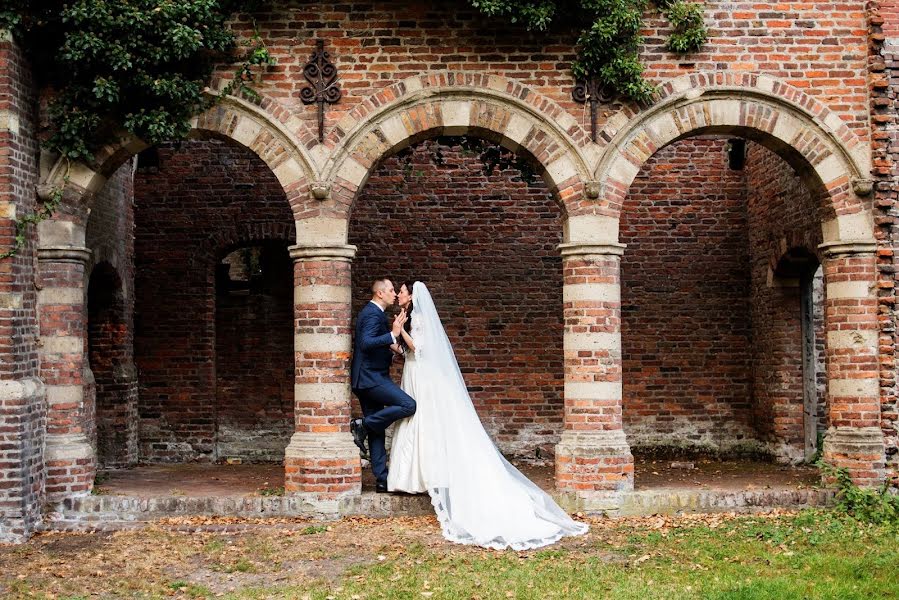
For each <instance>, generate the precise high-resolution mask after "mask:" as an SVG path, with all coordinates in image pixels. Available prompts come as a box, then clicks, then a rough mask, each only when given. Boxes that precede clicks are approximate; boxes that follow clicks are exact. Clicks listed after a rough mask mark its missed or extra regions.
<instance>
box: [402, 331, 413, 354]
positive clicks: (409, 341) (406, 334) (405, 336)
mask: <svg viewBox="0 0 899 600" xmlns="http://www.w3.org/2000/svg"><path fill="white" fill-rule="evenodd" d="M400 335H401V336H403V340H405V342H406V345H407V346H409V349H410V350H412V352H415V340H413V339H412V336H411V335H409V332H408V331H406V330H405V329H401V330H400Z"/></svg>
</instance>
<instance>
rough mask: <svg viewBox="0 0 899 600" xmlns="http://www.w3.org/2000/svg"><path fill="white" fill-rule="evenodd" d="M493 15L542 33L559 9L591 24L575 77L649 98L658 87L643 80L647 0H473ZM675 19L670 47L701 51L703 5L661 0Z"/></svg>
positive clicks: (580, 47) (705, 37)
mask: <svg viewBox="0 0 899 600" xmlns="http://www.w3.org/2000/svg"><path fill="white" fill-rule="evenodd" d="M469 2H471V4H472V6H474V7H475V8H477V9H479V10H480V11H481V12H483V13H485V14H487V15H490V16H500V17H505V18H507V19H509V20H510V21H511V22H513V23H523V24H524V25H525V26H526V27H527V28H528V29H531V30H538V31H543V30H545V29H546V28H547V27H548V26H549V24H550V23H551V22H552V20H553V18H554V17H555V16H556V14H557V13H559V12H562V13H564V14H565V16H566V17H568V18H569V19H572V20H574V21H575V22H577V23H586V26H585V27H584V28H583V29H582V30H581V32H580V35H579V37H578V40H577V45H578V48H577V51H578V54H577V59H576V60H575V62H574V64H573V65H572V72H573V74H574V76H575V78H577V79H579V80H586V79H589V78H592V77H595V78H596V79H598V80H599V81H600V82H601V83H602V84H603V85H605V86H606V87H608V88H611V89H614V90H615V91H616V92H618V93H619V94H621V95H622V96H624V97H626V98H629V99H631V100H636V101H638V102H647V101H649V100H650V99H651V98H652V95H653V93H654V92H655V86H653V85H652V84H651V83H650V82H649V81H647V80H646V79H644V77H643V70H644V66H643V63H641V62H640V57H639V54H638V52H639V47H640V43H641V42H642V38H641V36H640V30H641V29H642V28H643V15H644V13H645V12H646V9H647V0H578V1H574V0H469ZM656 4H657V5H658V6H659V8H660V9H661V10H662V12H663V13H664V14H665V16H666V17H667V18H668V20H669V21H670V22H671V26H672V29H673V31H672V34H671V36H670V37H669V39H668V42H667V47H668V49H669V50H671V51H674V52H680V53H683V52H691V51H694V50H698V49H699V48H701V47H702V45H703V44H705V42H706V41H707V40H708V30H707V29H706V27H705V23H704V22H703V14H702V5H701V4H696V3H689V2H685V1H684V0H656Z"/></svg>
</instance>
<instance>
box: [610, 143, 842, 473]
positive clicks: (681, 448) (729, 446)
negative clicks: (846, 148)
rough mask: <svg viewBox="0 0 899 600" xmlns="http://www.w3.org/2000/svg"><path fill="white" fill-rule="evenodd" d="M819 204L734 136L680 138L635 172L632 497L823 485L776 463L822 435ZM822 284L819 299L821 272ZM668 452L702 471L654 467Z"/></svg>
mask: <svg viewBox="0 0 899 600" xmlns="http://www.w3.org/2000/svg"><path fill="white" fill-rule="evenodd" d="M819 194H820V189H818V190H810V189H809V188H808V186H807V185H806V183H805V181H804V177H803V176H801V175H800V174H799V173H797V171H796V170H795V169H794V168H793V167H792V166H791V165H790V164H788V163H787V162H786V161H785V160H784V159H783V158H781V157H780V156H778V155H777V154H775V153H774V152H772V151H771V150H768V149H767V148H765V147H763V146H761V145H760V144H758V143H755V142H753V141H750V140H748V139H746V138H736V137H734V134H733V133H731V134H730V135H728V136H722V135H710V134H704V135H695V136H692V137H688V138H686V139H680V140H678V141H674V142H672V143H670V144H668V145H666V146H664V147H663V148H661V149H659V150H657V151H656V152H655V153H654V154H653V155H652V156H651V157H650V158H649V159H648V160H647V161H646V162H645V163H644V164H643V166H642V167H641V169H640V171H639V173H638V174H637V176H636V178H635V179H634V182H633V183H632V185H631V186H630V189H629V191H628V194H627V196H626V197H625V199H624V203H623V209H622V211H621V221H620V222H621V228H620V240H621V242H623V243H625V244H627V248H626V250H625V252H624V255H623V257H622V262H621V272H622V291H621V296H622V356H623V393H624V395H623V411H624V428H625V432H626V434H627V436H628V441H629V443H630V445H631V448H632V450H633V452H634V454H635V456H636V457H637V460H636V469H635V486H636V488H637V489H641V488H645V487H647V486H652V487H657V486H664V485H673V486H681V485H686V486H688V487H689V485H690V484H689V481H690V480H692V481H694V482H695V481H702V482H703V483H705V484H709V485H713V486H714V485H715V482H716V481H720V482H721V483H726V482H727V481H728V480H730V479H732V480H733V481H730V482H729V483H730V484H738V485H742V486H743V487H746V486H747V485H748V486H752V485H757V484H758V483H759V482H764V483H765V484H766V485H770V486H772V487H775V488H776V487H778V486H793V485H796V484H797V483H803V482H808V481H814V478H815V474H814V472H812V471H810V470H805V469H795V470H792V471H784V470H783V469H782V468H780V467H778V466H777V465H776V464H774V462H772V463H771V464H770V465H769V464H767V463H768V461H767V460H766V458H767V459H776V461H777V462H788V463H793V464H796V463H799V462H802V461H804V460H807V459H809V458H811V456H812V455H814V454H815V450H816V448H817V439H818V437H817V434H818V431H819V430H820V428H821V425H822V423H821V422H820V419H819V417H818V411H819V410H820V406H821V404H822V400H821V399H820V398H819V385H820V384H819V378H820V377H822V375H821V374H822V372H823V364H822V363H823V358H824V353H823V335H822V331H823V299H822V298H820V296H819V297H818V298H817V301H816V300H815V293H814V288H815V277H814V274H815V271H816V269H817V267H818V265H819V259H818V257H817V256H816V254H815V252H814V250H816V249H817V247H818V246H819V245H820V244H821V243H822V241H823V240H822V237H821V236H822V233H821V225H820V222H821V221H820V219H821V210H820V208H819V207H820V206H821V202H820V195H819ZM785 245H786V247H785ZM788 248H789V250H790V251H788V252H785V251H786V250H788ZM778 259H780V262H777V261H778ZM817 285H818V289H819V294H820V290H821V289H823V283H822V282H821V279H820V275H819V279H818V284H817ZM816 331H817V334H816ZM671 455H677V456H683V455H687V456H689V457H690V458H691V459H694V458H695V460H688V461H683V460H677V461H672V462H670V463H669V462H668V461H667V460H658V457H663V458H665V459H667V458H668V457H669V456H671ZM730 459H740V460H742V461H744V464H743V465H742V466H740V465H739V464H737V463H736V462H734V463H729V462H727V461H729V460H730ZM759 459H761V462H758V463H757V462H756V461H758V460H759ZM722 460H723V461H725V462H722ZM653 461H655V463H653ZM673 464H677V465H679V466H680V465H684V464H688V465H691V466H693V467H695V468H696V469H699V470H698V471H692V472H688V473H684V472H683V471H680V470H678V469H677V468H669V465H673ZM704 470H710V472H709V473H705V472H704ZM716 472H717V473H716Z"/></svg>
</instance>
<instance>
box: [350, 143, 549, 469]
mask: <svg viewBox="0 0 899 600" xmlns="http://www.w3.org/2000/svg"><path fill="white" fill-rule="evenodd" d="M438 151H439V153H440V154H442V156H443V164H442V165H437V164H434V161H433V159H432V156H433V155H435V154H436V153H437V152H438ZM561 235H562V225H561V216H560V210H559V208H558V207H557V205H556V203H555V201H554V199H553V198H552V195H551V194H550V193H549V191H548V190H547V188H546V186H545V184H544V183H543V182H542V181H540V180H538V181H535V182H534V183H533V184H530V185H528V184H526V183H524V182H522V181H520V178H519V173H518V172H517V171H516V170H514V169H509V170H506V171H503V172H499V171H497V172H494V173H493V174H492V175H490V176H487V175H485V174H484V172H483V164H482V163H481V161H480V160H479V159H478V157H477V156H475V155H471V154H467V153H465V152H464V151H463V149H462V147H460V146H459V145H458V142H457V140H453V139H452V138H448V139H447V138H441V139H439V140H437V141H428V142H424V143H421V144H418V145H415V146H413V148H412V149H411V150H407V151H405V152H404V153H402V154H401V155H399V156H397V157H393V158H390V159H388V160H386V161H384V163H383V164H382V165H381V166H380V167H378V168H377V169H376V171H375V172H374V173H373V174H372V176H371V178H370V179H369V180H368V183H367V185H366V187H365V188H364V190H363V191H362V194H361V197H360V198H359V200H358V202H357V204H356V206H355V209H354V212H353V217H352V220H351V222H350V236H349V240H350V243H351V244H355V245H356V246H358V251H357V254H356V258H355V260H354V261H353V308H354V312H358V310H359V309H360V308H361V307H362V305H363V304H364V302H366V301H367V300H368V299H369V298H370V297H371V294H370V291H369V286H370V282H371V279H373V278H374V277H377V276H380V275H382V274H387V275H388V276H390V277H393V278H394V281H395V283H396V285H397V286H398V285H399V284H400V283H401V282H402V280H404V279H412V278H414V279H421V280H423V281H425V282H426V283H427V284H428V287H429V289H430V290H431V293H432V295H433V296H434V300H435V303H436V304H437V308H438V310H439V311H440V316H441V318H442V319H443V322H444V326H445V327H446V331H447V335H448V336H449V338H450V341H451V342H452V343H453V345H454V350H455V352H456V357H457V359H458V361H459V365H460V367H461V369H462V372H463V375H464V376H465V380H466V383H467V385H468V389H469V391H470V392H471V396H472V400H473V402H474V404H475V407H476V408H477V410H478V414H479V415H480V417H481V419H482V421H483V422H484V425H485V427H486V428H487V430H488V431H489V432H490V434H491V435H492V436H493V439H494V440H495V441H496V442H497V444H498V445H499V446H500V448H501V449H502V450H503V451H504V452H507V453H511V454H519V455H526V456H530V457H534V456H535V454H536V449H538V448H539V449H540V452H541V453H542V455H543V456H546V455H547V453H548V452H549V451H551V449H552V445H553V444H555V443H556V442H557V441H558V437H559V435H560V433H561V425H562V382H563V370H562V367H563V365H562V272H561V257H560V256H559V254H558V252H557V251H556V246H557V245H558V244H559V243H560V242H561ZM398 379H399V377H398V374H397V377H396V380H398Z"/></svg>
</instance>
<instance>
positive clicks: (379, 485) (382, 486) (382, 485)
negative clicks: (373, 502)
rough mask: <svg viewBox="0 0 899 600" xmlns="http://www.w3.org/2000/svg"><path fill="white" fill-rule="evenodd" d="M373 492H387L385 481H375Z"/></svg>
mask: <svg viewBox="0 0 899 600" xmlns="http://www.w3.org/2000/svg"><path fill="white" fill-rule="evenodd" d="M375 492H377V493H379V494H389V493H390V492H389V491H387V484H386V483H376V484H375Z"/></svg>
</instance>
